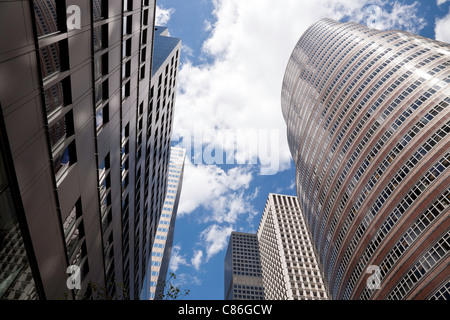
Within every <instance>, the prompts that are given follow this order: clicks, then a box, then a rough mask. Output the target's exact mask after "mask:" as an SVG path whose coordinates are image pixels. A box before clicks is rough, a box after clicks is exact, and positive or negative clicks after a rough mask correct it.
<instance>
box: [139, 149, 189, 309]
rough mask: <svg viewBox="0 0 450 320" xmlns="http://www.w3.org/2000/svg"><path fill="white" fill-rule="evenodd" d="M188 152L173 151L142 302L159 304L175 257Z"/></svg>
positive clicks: (182, 150)
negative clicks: (177, 222) (178, 216)
mask: <svg viewBox="0 0 450 320" xmlns="http://www.w3.org/2000/svg"><path fill="white" fill-rule="evenodd" d="M185 156H186V150H185V149H182V148H175V147H172V148H171V149H170V162H169V175H168V180H167V183H168V185H167V195H166V199H165V201H164V205H163V208H162V212H161V217H160V219H159V224H158V227H157V229H156V236H155V241H154V244H153V248H152V252H151V260H150V261H151V263H150V265H149V266H148V271H147V274H146V280H145V284H144V288H143V290H142V294H141V300H159V299H161V295H162V294H163V293H164V292H163V289H164V287H165V286H166V278H167V271H168V269H169V262H170V256H171V253H172V246H173V236H174V232H175V223H176V218H177V210H178V202H179V201H180V195H181V187H182V183H183V172H184V159H185Z"/></svg>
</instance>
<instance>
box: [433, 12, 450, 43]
mask: <svg viewBox="0 0 450 320" xmlns="http://www.w3.org/2000/svg"><path fill="white" fill-rule="evenodd" d="M434 32H435V39H436V40H439V41H443V42H447V43H450V11H449V13H448V14H447V15H446V16H445V17H443V18H442V19H436V25H435V27H434Z"/></svg>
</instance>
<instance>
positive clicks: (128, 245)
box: [0, 0, 179, 299]
mask: <svg viewBox="0 0 450 320" xmlns="http://www.w3.org/2000/svg"><path fill="white" fill-rule="evenodd" d="M71 4H74V3H73V2H70V1H64V0H57V1H55V0H33V1H2V2H0V12H1V13H2V19H0V27H1V28H2V30H9V31H8V32H3V33H2V37H1V39H0V102H1V112H0V123H1V127H2V135H1V141H2V149H1V151H2V159H3V160H2V161H3V162H2V164H4V166H6V171H2V177H1V178H2V180H1V182H2V184H1V185H2V189H1V190H0V191H1V192H2V193H1V195H2V200H1V201H2V203H1V206H2V211H1V215H2V222H0V225H1V226H0V230H1V231H0V245H1V247H0V252H1V253H0V259H1V261H0V265H1V266H2V270H1V271H0V288H1V289H0V293H1V295H0V298H3V299H22V298H24V299H25V298H29V299H34V298H36V299H38V298H39V299H62V298H67V299H91V298H94V299H95V298H113V299H122V298H130V299H135V298H138V297H139V295H140V292H141V289H142V286H143V281H144V277H145V272H146V270H147V266H148V265H149V263H150V253H151V249H152V247H153V240H154V238H155V234H156V228H157V222H158V221H159V216H160V213H161V209H162V207H163V203H164V197H165V195H166V184H167V175H168V169H169V151H170V137H171V132H172V118H173V103H174V91H175V87H176V80H175V77H176V76H175V74H176V70H177V67H178V59H179V58H178V57H179V47H177V48H176V50H175V52H174V54H173V56H172V55H171V56H170V60H169V67H168V68H170V70H167V71H168V72H166V70H163V71H162V74H163V76H165V79H164V78H163V80H166V81H165V82H161V83H159V84H157V85H159V86H158V87H156V88H154V89H153V87H152V86H151V79H152V77H153V75H154V72H153V70H152V63H153V58H152V57H153V52H154V32H155V29H154V27H155V24H154V17H155V9H156V4H155V1H154V0H143V1H136V0H134V1H133V0H125V1H124V0H93V1H77V2H76V3H75V4H76V5H77V6H78V8H79V9H80V16H79V18H80V19H79V20H78V21H79V23H80V25H79V28H75V29H71V28H69V27H70V25H69V24H67V23H66V22H67V20H68V18H69V17H72V18H74V19H77V17H76V15H75V16H73V15H74V14H75V13H74V12H72V13H70V11H69V12H67V11H68V10H67V9H68V6H69V5H71ZM178 41H179V40H178ZM163 49H164V50H165V49H166V48H165V47H164V48H163ZM155 50H156V49H155ZM158 52H159V51H158ZM158 56H160V57H162V54H159V53H158ZM158 61H160V60H158ZM164 61H165V60H163V62H164ZM166 75H167V76H166ZM154 90H161V91H162V92H163V93H164V94H167V96H169V95H170V97H171V98H170V99H165V97H164V96H163V94H161V95H160V97H161V102H159V101H156V99H153V98H154V97H153V92H154ZM4 172H7V174H6V175H4V174H3V173H4ZM4 209H5V210H4ZM3 216H5V218H3ZM3 219H5V220H3ZM3 221H5V225H3ZM6 221H7V223H6ZM12 230H16V231H17V230H20V232H18V231H17V232H16V231H14V232H16V236H15V238H11V232H13V231H12ZM11 239H14V245H13V246H12V242H11V241H12V240H11ZM16 240H17V241H16ZM11 246H12V247H11ZM7 248H9V249H7ZM16 252H17V253H16ZM12 255H14V256H17V259H11V256H12ZM14 264H15V265H14ZM72 265H73V266H76V267H78V268H79V270H80V274H81V287H80V288H72V287H71V286H68V285H67V282H66V281H67V279H68V277H69V274H68V273H67V269H68V267H69V266H72ZM3 266H5V267H4V269H3ZM89 283H93V284H95V286H90V285H89ZM96 287H97V288H100V291H101V292H103V291H104V293H102V296H99V295H98V290H97V291H96V289H95V288H96Z"/></svg>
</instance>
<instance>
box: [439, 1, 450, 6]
mask: <svg viewBox="0 0 450 320" xmlns="http://www.w3.org/2000/svg"><path fill="white" fill-rule="evenodd" d="M448 1H450V0H437V5H438V6H440V5H441V4H444V3H446V2H448Z"/></svg>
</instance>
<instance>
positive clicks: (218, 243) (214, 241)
mask: <svg viewBox="0 0 450 320" xmlns="http://www.w3.org/2000/svg"><path fill="white" fill-rule="evenodd" d="M231 231H233V227H232V226H231V225H227V226H220V225H218V224H213V225H211V226H209V227H208V228H206V229H205V230H203V231H202V233H201V234H200V239H201V240H202V241H203V243H204V245H205V247H206V261H205V262H208V260H209V259H210V258H211V257H213V256H214V255H216V254H217V253H218V252H220V251H222V250H223V249H224V248H225V247H226V246H227V244H228V237H229V236H230V234H231Z"/></svg>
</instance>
